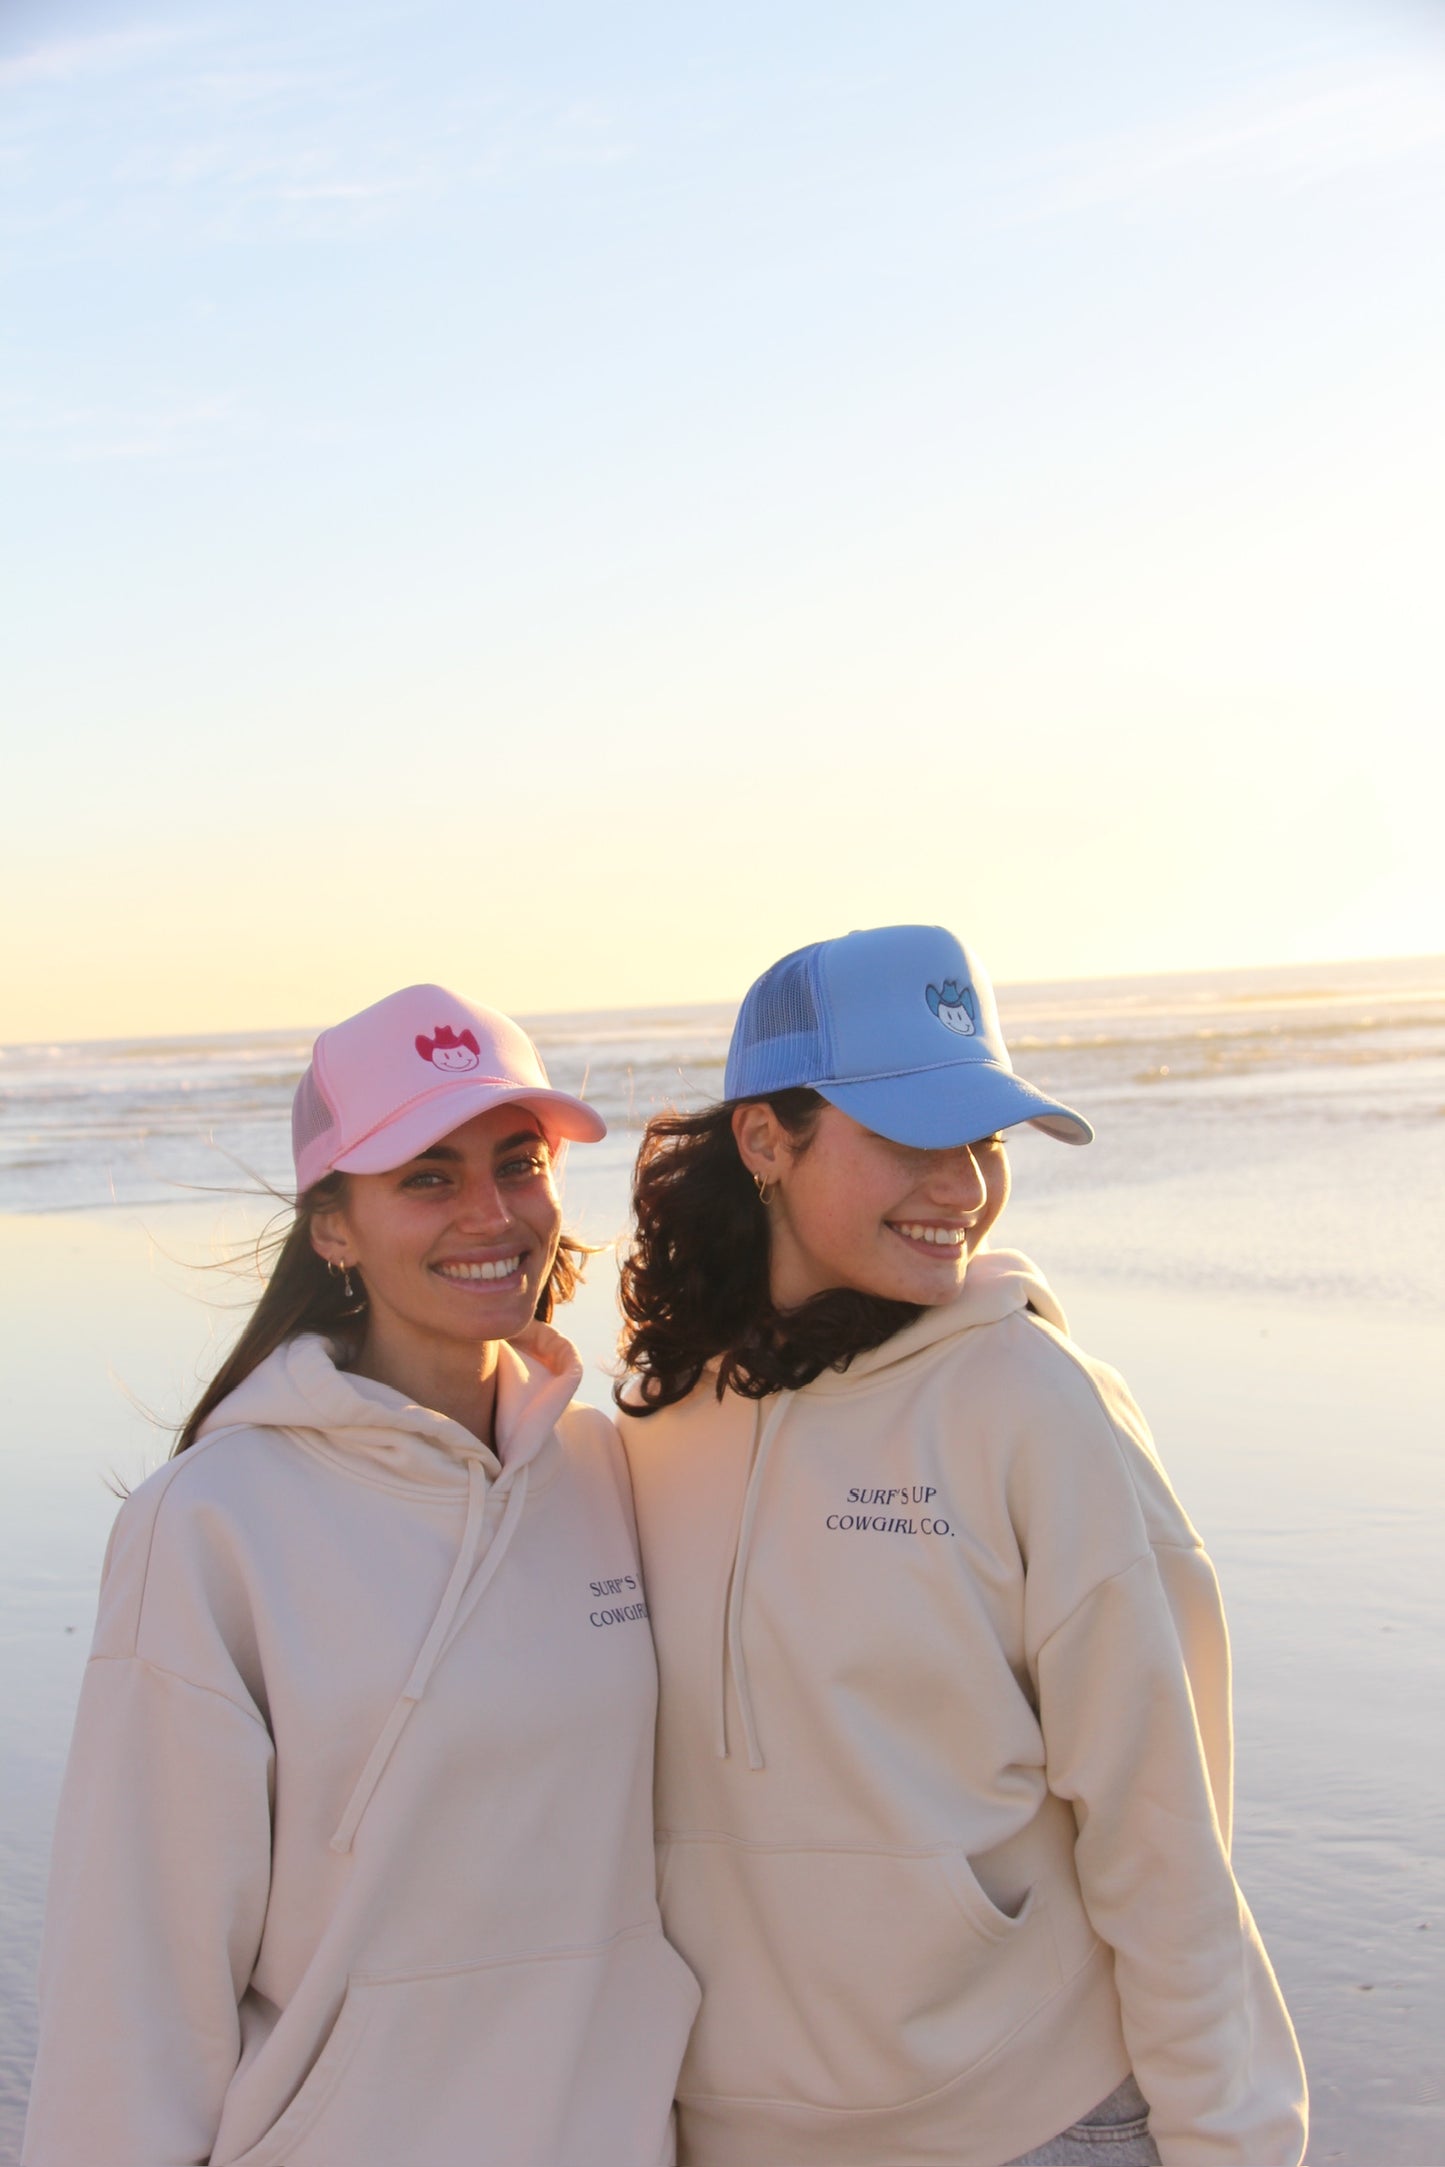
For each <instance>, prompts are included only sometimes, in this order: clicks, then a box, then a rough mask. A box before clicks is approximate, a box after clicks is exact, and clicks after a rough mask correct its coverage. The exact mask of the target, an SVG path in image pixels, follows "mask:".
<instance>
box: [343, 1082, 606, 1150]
mask: <svg viewBox="0 0 1445 2167" xmlns="http://www.w3.org/2000/svg"><path fill="white" fill-rule="evenodd" d="M494 1106H525V1107H526V1109H527V1111H528V1112H529V1113H532V1114H535V1115H536V1117H537V1120H538V1122H539V1123H540V1125H541V1129H542V1134H543V1135H544V1136H545V1137H546V1139H547V1141H548V1143H549V1144H551V1145H553V1146H554V1147H555V1146H556V1145H557V1144H559V1143H563V1142H571V1143H577V1144H596V1143H600V1142H601V1140H602V1138H603V1137H604V1136H605V1135H606V1134H607V1123H606V1122H605V1121H604V1120H603V1118H602V1116H601V1114H599V1113H597V1112H596V1111H595V1109H594V1108H592V1107H591V1106H588V1105H587V1104H586V1103H585V1101H584V1100H582V1099H574V1098H573V1097H571V1095H570V1094H569V1093H568V1092H566V1091H548V1090H545V1089H544V1090H533V1089H529V1088H528V1087H527V1086H525V1085H519V1084H502V1083H486V1082H483V1081H482V1080H481V1079H478V1080H477V1081H475V1082H469V1081H468V1080H467V1079H466V1078H465V1077H458V1079H457V1081H456V1082H455V1083H454V1084H447V1085H445V1086H443V1087H442V1089H440V1090H437V1091H429V1092H428V1093H427V1095H426V1097H425V1098H424V1099H421V1100H419V1101H418V1102H417V1103H416V1104H414V1105H412V1106H408V1107H405V1108H404V1109H403V1110H402V1111H401V1112H400V1113H399V1114H397V1115H396V1117H395V1119H394V1120H391V1121H385V1122H383V1123H382V1125H381V1127H380V1128H377V1129H373V1130H372V1132H371V1134H370V1136H364V1137H363V1138H362V1140H361V1142H360V1143H359V1144H354V1145H353V1146H352V1148H351V1150H350V1151H347V1152H343V1153H342V1155H341V1157H340V1158H339V1159H334V1160H333V1161H332V1165H333V1166H334V1168H335V1170H336V1172H337V1173H339V1174H389V1173H390V1172H391V1170H392V1168H393V1167H397V1166H405V1164H406V1162H407V1160H408V1159H414V1158H415V1157H416V1156H417V1153H418V1152H421V1151H426V1150H427V1149H428V1148H429V1147H430V1146H431V1145H432V1144H436V1143H440V1141H441V1139H442V1138H443V1137H444V1136H450V1135H451V1133H452V1130H453V1129H459V1128H460V1127H461V1126H462V1123H463V1122H464V1121H472V1120H475V1118H476V1116H477V1115H478V1114H486V1113H490V1112H491V1110H492V1108H493V1107H494Z"/></svg>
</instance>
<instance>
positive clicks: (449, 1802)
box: [24, 986, 697, 2167]
mask: <svg viewBox="0 0 1445 2167" xmlns="http://www.w3.org/2000/svg"><path fill="white" fill-rule="evenodd" d="M293 1132H294V1142H295V1155H296V1175H297V1189H298V1202H297V1206H296V1216H295V1222H294V1224H293V1226H292V1228H291V1230H290V1232H289V1234H288V1236H287V1238H286V1240H285V1242H284V1245H283V1246H282V1248H281V1251H280V1255H279V1259H278V1262H277V1265H276V1268H275V1271H274V1273H273V1274H272V1277H271V1279H270V1281H269V1283H268V1285H267V1288H266V1291H265V1293H264V1294H263V1295H262V1298H261V1301H260V1302H259V1304H258V1306H257V1308H256V1310H255V1311H254V1313H253V1314H252V1316H251V1318H250V1320H249V1322H248V1324H247V1325H246V1327H245V1329H244V1331H243V1332H242V1334H241V1337H240V1339H239V1341H238V1343H237V1345H236V1347H235V1349H234V1350H233V1352H232V1353H231V1355H230V1357H229V1358H228V1360H227V1361H226V1362H225V1363H224V1364H223V1366H222V1368H221V1371H220V1373H219V1375H218V1376H217V1377H216V1379H215V1381H214V1382H213V1383H212V1385H211V1386H210V1387H209V1389H208V1390H207V1391H206V1392H205V1393H204V1394H203V1395H202V1398H201V1400H200V1403H199V1405H198V1406H197V1407H196V1409H195V1410H194V1412H193V1413H192V1415H191V1416H190V1418H189V1420H188V1421H187V1422H186V1424H185V1425H184V1427H183V1429H182V1431H181V1434H180V1439H179V1443H178V1445H177V1448H176V1454H175V1456H174V1457H173V1458H172V1459H171V1461H170V1462H169V1463H168V1464H167V1465H166V1466H165V1467H164V1468H162V1469H161V1470H160V1471H159V1472H158V1473H156V1474H155V1475H153V1476H152V1477H151V1478H150V1479H149V1480H148V1481H146V1482H144V1483H142V1484H141V1485H140V1487H139V1488H138V1489H137V1490H136V1491H135V1493H134V1494H133V1495H132V1496H131V1497H129V1498H128V1499H127V1500H126V1502H125V1504H124V1505H123V1506H122V1508H121V1512H120V1515H119V1518H118V1520H117V1523H116V1528H115V1533H114V1536H113V1538H112V1541H111V1546H110V1550H109V1553H108V1556H107V1560H106V1568H105V1574H104V1579H103V1583H102V1589H101V1597H100V1611H99V1618H98V1622H97V1627H96V1635H95V1644H94V1649H93V1652H92V1656H91V1660H90V1663H89V1665H88V1668H87V1672H86V1677H85V1682H84V1687H83V1690H82V1696H81V1703H80V1710H79V1715H78V1719H77V1724H76V1732H75V1741H74V1745H73V1748H72V1752H71V1758H70V1764H69V1768H68V1771H67V1775H66V1780H65V1787H64V1793H63V1797H62V1802H61V1807H60V1814H59V1819H58V1824H57V1831H56V1839H55V1851H54V1860H53V1867H52V1881H51V1893H50V1902H49V1911H48V1916H47V1923H46V1936H45V1945H44V1953H43V1957H42V1970H41V2040H40V2051H39V2056H38V2059H37V2063H36V2070H35V2079H34V2085H33V2089H32V2095H31V2108H30V2118H29V2123H28V2127H27V2133H26V2146H25V2152H24V2160H25V2162H26V2167H97V2163H98V2162H106V2163H107V2167H173V2163H175V2167H178V2163H181V2162H198V2161H206V2162H209V2163H211V2167H400V2163H402V2162H404V2161H410V2160H415V2161H419V2162H420V2161H425V2162H426V2163H427V2167H664V2163H665V2162H667V2161H670V2159H671V2158H672V2137H671V2102H672V2096H673V2090H674V2082H675V2078H676V2073H677V2068H678V2064H679V2061H680V2059H681V2055H682V2049H683V2045H684V2043H685V2040H686V2037H687V2033H688V2029H689V2026H690V2025H691V2023H692V2019H693V2015H694V2013H695V2009H696V2005H697V1988H696V1985H695V1983H694V1981H693V1979H692V1977H691V1975H690V1973H689V1972H688V1970H687V1968H686V1966H685V1965H684V1964H683V1963H682V1962H681V1960H680V1959H679V1958H678V1957H677V1956H676V1955H675V1954H674V1952H673V1951H672V1949H671V1948H670V1947H669V1946H668V1944H667V1943H666V1942H665V1941H664V1939H663V1937H662V1932H661V1928H660V1923H659V1918H658V1912H657V1906H656V1902H655V1898H654V1885H653V1852H652V1824H651V1790H652V1732H653V1715H654V1706H655V1697H656V1677H655V1669H654V1662H653V1653H652V1644H651V1639H650V1636H649V1630H648V1623H647V1605H646V1603H645V1601H644V1598H643V1595H642V1591H641V1574H640V1568H639V1564H638V1558H637V1551H636V1543H635V1537H634V1531H633V1522H632V1515H631V1507H630V1502H629V1498H628V1489H627V1477H626V1471H625V1467H624V1465H623V1461H622V1455H621V1452H620V1449H619V1446H618V1441H617V1436H616V1432H615V1430H614V1428H613V1426H612V1423H611V1421H610V1420H609V1419H608V1418H607V1417H606V1416H605V1415H603V1414H601V1413H599V1412H597V1411H595V1410H592V1409H589V1408H585V1407H577V1406H574V1405H573V1404H572V1401H573V1396H574V1393H575V1392H576V1389H577V1386H578V1384H579V1382H580V1378H581V1365H580V1362H579V1361H578V1358H577V1356H576V1354H575V1352H574V1351H573V1349H572V1348H571V1346H570V1345H569V1344H568V1342H567V1341H566V1340H565V1339H563V1338H562V1336H561V1335H560V1334H559V1333H558V1332H556V1331H555V1330H553V1329H552V1328H551V1326H550V1323H549V1322H548V1320H549V1319H550V1317H551V1314H552V1311H553V1309H554V1307H555V1305H556V1304H557V1303H558V1302H560V1301H564V1300H565V1299H566V1298H567V1296H568V1294H569V1293H570V1292H571V1289H572V1286H573V1284H574V1279H575V1269H576V1260H577V1257H578V1255H579V1254H580V1252H579V1251H578V1249H577V1247H576V1245H575V1244H573V1243H570V1242H569V1241H568V1239H567V1237H566V1236H565V1235H564V1234H563V1233H562V1231H561V1210H560V1205H559V1203H558V1198H557V1190H556V1186H555V1179H554V1176H555V1170H556V1166H557V1162H558V1159H559V1157H560V1155H561V1152H562V1150H563V1148H564V1145H565V1144H566V1142H567V1141H569V1140H571V1141H578V1142H588V1141H594V1140H596V1139H597V1138H599V1137H601V1136H602V1134H603V1133H604V1129H603V1123H602V1121H601V1120H600V1119H599V1117H598V1115H597V1114H596V1113H595V1112H594V1111H593V1110H592V1108H591V1107H589V1106H587V1105H585V1104H584V1103H583V1102H582V1101H581V1100H579V1099H576V1098H572V1097H570V1096H569V1095H568V1094H567V1093H565V1092H560V1091H554V1090H553V1089H551V1087H550V1086H549V1084H548V1081H547V1076H546V1073H545V1071H544V1069H543V1067H542V1064H541V1061H540V1060H539V1058H538V1056H537V1054H536V1051H535V1049H534V1048H533V1046H532V1045H531V1043H530V1041H529V1040H528V1038H527V1036H526V1034H525V1033H524V1032H523V1031H521V1030H520V1029H519V1028H518V1026H517V1025H516V1024H514V1023H512V1022H511V1021H510V1020H509V1019H508V1018H507V1017H505V1016H501V1015H498V1014H496V1013H494V1012H493V1011H492V1010H489V1009H485V1008H477V1007H475V1006H472V1005H471V1004H469V1003H467V1002H465V1001H461V1000H459V999H458V998H457V997H456V996H455V995H453V994H450V993H447V992H445V991H443V990H442V989H441V988H440V987H437V986H413V987H409V988H407V989H406V990H405V991H403V992H401V993H396V994H393V995H391V996H390V998H389V999H387V1000H384V1001H380V1002H378V1003H377V1004H376V1005H375V1007H372V1008H369V1009H367V1010H365V1011H364V1012H363V1013H362V1014H360V1015H358V1016H353V1017H351V1018H350V1019H349V1020H348V1021H347V1022H345V1023H341V1024H338V1025H336V1026H335V1027H334V1028H333V1029H331V1030H329V1031H324V1032H323V1033H322V1035H321V1037H320V1038H319V1039H318V1040H317V1042H316V1046H315V1049H314V1052H313V1055H312V1059H311V1064H310V1066H309V1068H308V1069H307V1071H306V1073H305V1075H304V1076H303V1077H302V1079H301V1084H300V1087H299V1089H298V1090H297V1093H296V1101H295V1108H294V1116H293Z"/></svg>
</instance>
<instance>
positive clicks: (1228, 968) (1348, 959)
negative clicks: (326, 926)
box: [0, 948, 1445, 1056]
mask: <svg viewBox="0 0 1445 2167" xmlns="http://www.w3.org/2000/svg"><path fill="white" fill-rule="evenodd" d="M1385 963H1437V964H1439V965H1440V966H1441V967H1442V969H1445V950H1440V949H1434V948H1426V949H1406V950H1404V951H1395V952H1392V953H1390V954H1388V955H1376V956H1321V957H1317V958H1312V959H1310V960H1309V961H1301V960H1299V959H1298V958H1296V959H1295V960H1294V961H1292V962H1288V963H1211V964H1194V965H1191V966H1189V967H1188V968H1187V969H1184V970H1175V971H1168V970H1166V971H1157V970H1155V971H1084V972H1078V973H1067V974H1065V975H1064V976H1063V977H1057V978H1055V977H1039V978H1033V977H1030V978H1000V979H995V980H994V981H993V985H994V991H995V992H996V993H998V994H1000V995H1002V994H1007V993H1012V992H1022V991H1025V990H1028V989H1030V988H1035V987H1039V986H1104V985H1147V984H1156V983H1158V982H1159V981H1160V980H1161V979H1166V980H1172V979H1181V978H1215V977H1218V976H1219V975H1220V974H1221V973H1223V972H1231V973H1237V974H1239V975H1241V976H1246V975H1253V976H1262V975H1263V974H1264V973H1266V972H1269V973H1278V972H1280V971H1311V972H1314V971H1327V970H1350V969H1359V968H1361V967H1364V966H1378V965H1380V964H1385ZM744 990H746V989H744ZM1441 990H1442V992H1445V987H1442V989H1441ZM377 998H378V999H382V998H384V996H383V995H378V996H377ZM742 998H743V996H742V994H741V993H739V994H737V995H731V994H729V995H726V996H724V997H722V998H714V999H710V1000H707V999H704V1000H697V1001H688V1000H682V999H677V1000H670V1001H621V1002H615V1003H610V1004H605V1005H602V1006H597V1007H581V1008H547V1009H541V1008H526V1009H518V1010H517V1011H516V1018H517V1020H518V1021H519V1022H523V1023H539V1024H545V1023H550V1022H553V1021H558V1020H560V1019H562V1018H564V1017H569V1016H623V1015H658V1014H662V1013H665V1012H666V1011H667V1010H669V1009H679V1008H734V1009H735V1008H737V1007H738V1006H740V1004H741V1002H742ZM338 1020H339V1019H338ZM328 1028H329V1026H328V1025H325V1024H322V1025H315V1024H279V1023H278V1024H242V1025H238V1026H236V1027H234V1028H231V1029H226V1030H211V1031H204V1030H202V1031H186V1030H169V1031H167V1030H159V1031H144V1032H135V1031H132V1032H121V1033H116V1032H108V1033H103V1034H100V1035H97V1036H95V1037H85V1038H55V1037H42V1038H18V1039H5V1040H0V1056H3V1055H4V1054H8V1053H28V1052H33V1051H34V1049H35V1048H36V1047H38V1046H132V1045H155V1044H158V1043H162V1042H164V1041H166V1040H178V1041H180V1042H181V1043H200V1042H202V1041H206V1040H215V1039H226V1038H235V1039H257V1038H315V1037H316V1036H317V1034H318V1031H320V1030H326V1029H328Z"/></svg>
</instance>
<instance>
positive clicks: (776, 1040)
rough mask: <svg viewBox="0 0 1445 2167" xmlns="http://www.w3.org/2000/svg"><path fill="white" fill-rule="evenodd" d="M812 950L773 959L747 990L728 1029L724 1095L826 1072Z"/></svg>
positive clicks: (777, 1087) (785, 1086)
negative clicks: (730, 1037)
mask: <svg viewBox="0 0 1445 2167" xmlns="http://www.w3.org/2000/svg"><path fill="white" fill-rule="evenodd" d="M815 960H816V950H815V949H810V948H805V949H802V950H801V951H800V952H799V953H798V954H797V955H793V956H784V958H783V960H782V962H781V963H775V964H774V965H773V967H772V969H771V970H770V971H765V972H764V974H763V976H762V977H761V978H760V979H759V980H758V982H757V984H756V985H755V986H754V987H753V988H752V990H751V992H750V993H749V994H748V997H747V999H746V1000H745V1001H744V1002H743V1005H742V1009H741V1011H740V1012H739V1015H738V1020H737V1023H736V1025H735V1026H734V1030H733V1043H732V1047H731V1049H730V1051H729V1056H728V1070H727V1078H726V1081H725V1083H724V1087H723V1088H724V1090H725V1092H726V1094H727V1096H728V1097H729V1098H744V1097H748V1096H750V1095H752V1094H754V1093H756V1094H758V1095H759V1096H762V1095H765V1094H766V1093H768V1092H770V1091H788V1090H791V1089H792V1088H793V1087H794V1086H795V1085H797V1084H805V1083H809V1082H811V1081H812V1080H813V1079H814V1078H815V1077H818V1076H822V1075H826V1073H827V1059H826V1049H825V1042H824V1030H823V1019H822V1016H821V1015H820V1013H819V1010H818V1000H817V995H816V994H815V992H814V990H813V972H814V964H815Z"/></svg>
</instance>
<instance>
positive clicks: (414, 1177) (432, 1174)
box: [402, 1166, 447, 1189]
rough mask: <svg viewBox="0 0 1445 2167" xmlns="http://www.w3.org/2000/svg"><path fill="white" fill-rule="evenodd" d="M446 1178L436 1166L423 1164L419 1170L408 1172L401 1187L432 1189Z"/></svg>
mask: <svg viewBox="0 0 1445 2167" xmlns="http://www.w3.org/2000/svg"><path fill="white" fill-rule="evenodd" d="M446 1178H447V1177H446V1175H445V1174H443V1173H439V1172H438V1171H437V1169H436V1167H434V1166H424V1167H422V1168H421V1169H420V1171H419V1172H417V1173H415V1174H408V1175H407V1177H406V1179H405V1181H404V1182H403V1183H402V1187H403V1189H434V1188H437V1187H439V1186H440V1184H441V1183H442V1182H444V1181H445V1180H446Z"/></svg>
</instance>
